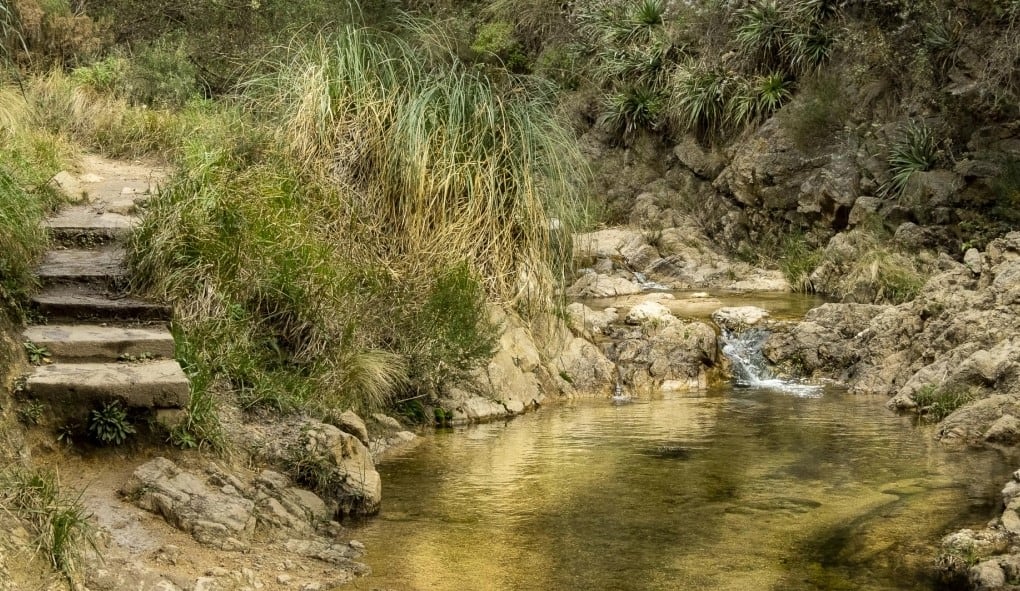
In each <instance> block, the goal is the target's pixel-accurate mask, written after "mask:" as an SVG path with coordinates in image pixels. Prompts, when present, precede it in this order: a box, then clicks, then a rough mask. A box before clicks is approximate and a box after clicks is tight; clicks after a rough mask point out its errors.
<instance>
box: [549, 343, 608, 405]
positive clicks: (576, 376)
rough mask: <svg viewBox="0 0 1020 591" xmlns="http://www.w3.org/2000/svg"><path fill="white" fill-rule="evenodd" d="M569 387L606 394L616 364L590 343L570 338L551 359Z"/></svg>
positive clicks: (580, 391) (591, 393)
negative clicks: (553, 358) (554, 357)
mask: <svg viewBox="0 0 1020 591" xmlns="http://www.w3.org/2000/svg"><path fill="white" fill-rule="evenodd" d="M553 363H554V365H555V366H556V367H557V368H559V371H560V372H561V375H562V376H563V378H564V379H565V380H567V381H568V382H569V383H570V385H571V387H572V388H573V389H574V390H575V391H577V392H579V393H581V394H587V395H608V394H609V392H610V390H611V389H612V385H613V382H614V381H615V380H616V366H615V365H614V364H613V362H612V361H610V360H609V359H607V358H606V356H605V355H604V354H603V353H602V351H601V350H599V348H598V347H596V346H595V345H593V344H592V343H590V342H588V341H586V340H584V339H580V338H573V339H571V340H570V341H569V342H568V343H567V344H566V346H565V347H564V348H563V349H562V350H561V351H560V353H559V355H558V356H557V357H556V359H555V360H554V361H553Z"/></svg>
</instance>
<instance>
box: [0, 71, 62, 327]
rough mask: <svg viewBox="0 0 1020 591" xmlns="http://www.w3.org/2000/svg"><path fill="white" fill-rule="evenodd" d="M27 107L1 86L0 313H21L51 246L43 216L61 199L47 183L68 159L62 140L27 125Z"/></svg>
mask: <svg viewBox="0 0 1020 591" xmlns="http://www.w3.org/2000/svg"><path fill="white" fill-rule="evenodd" d="M28 112H29V111H28V106H27V104H25V102H24V101H23V100H22V98H21V97H20V96H19V95H18V94H17V92H16V91H14V90H13V89H7V88H3V87H0V314H6V315H10V314H12V313H17V312H18V311H19V310H21V307H22V303H23V301H24V299H25V296H26V295H27V294H28V291H29V290H30V289H31V288H32V286H33V285H34V282H35V279H34V274H33V272H32V267H33V265H34V263H35V262H36V260H37V259H38V257H39V256H40V255H41V254H42V252H43V250H45V248H46V246H47V237H46V232H45V231H44V230H43V229H42V227H41V226H40V223H41V222H42V219H43V217H44V216H45V215H46V213H48V212H49V211H50V209H51V208H52V207H54V206H55V205H56V203H57V202H58V201H59V198H58V195H57V193H56V191H55V190H54V189H53V187H52V186H50V185H49V179H50V176H52V175H53V174H54V173H56V172H57V171H58V170H59V169H60V165H61V161H62V160H63V158H64V157H65V156H66V153H65V148H64V146H63V144H62V143H61V142H60V140H59V139H57V138H55V137H54V136H52V135H50V134H47V133H45V132H43V131H40V130H35V129H32V128H31V127H30V126H29V125H26V123H27V121H26V120H27V114H28Z"/></svg>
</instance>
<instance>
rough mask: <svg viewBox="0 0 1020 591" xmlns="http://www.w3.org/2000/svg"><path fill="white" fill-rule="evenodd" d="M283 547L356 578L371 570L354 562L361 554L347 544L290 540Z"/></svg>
mask: <svg viewBox="0 0 1020 591" xmlns="http://www.w3.org/2000/svg"><path fill="white" fill-rule="evenodd" d="M284 547H285V548H286V549H287V551H288V552H291V553H293V554H297V555H298V556H303V557H305V558H315V559H318V560H321V561H323V562H328V563H329V564H332V565H335V566H339V567H342V568H343V569H345V570H347V571H349V572H351V573H354V574H355V575H358V576H364V575H367V574H369V573H370V572H371V569H369V568H368V567H367V566H366V565H364V564H361V563H360V562H357V561H356V559H357V558H360V557H361V555H362V554H363V553H362V551H361V550H359V549H358V548H355V547H353V546H351V545H349V544H336V543H330V542H328V541H325V540H321V539H320V540H302V539H290V540H287V541H286V542H284Z"/></svg>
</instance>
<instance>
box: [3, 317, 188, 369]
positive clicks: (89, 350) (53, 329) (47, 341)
mask: <svg viewBox="0 0 1020 591" xmlns="http://www.w3.org/2000/svg"><path fill="white" fill-rule="evenodd" d="M22 337H23V338H24V339H25V340H26V341H30V342H32V343H35V344H36V345H39V346H43V347H46V349H47V350H48V351H49V352H50V354H51V356H52V358H53V360H54V361H60V360H65V359H66V360H83V359H110V360H116V359H117V358H119V357H121V356H122V355H132V356H134V357H141V356H143V355H149V356H152V357H165V358H168V359H172V358H173V356H174V338H173V335H171V334H170V331H169V330H167V329H166V328H165V327H138V328H122V327H118V326H91V325H73V326H59V325H57V326H52V325H51V326H30V327H29V328H27V329H26V330H25V332H23V333H22Z"/></svg>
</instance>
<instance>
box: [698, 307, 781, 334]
mask: <svg viewBox="0 0 1020 591" xmlns="http://www.w3.org/2000/svg"><path fill="white" fill-rule="evenodd" d="M768 317H769V313H768V311H767V310H763V309H761V308H758V307H755V306H731V307H727V308H719V309H718V310H716V311H715V312H712V320H713V321H714V322H715V323H716V324H717V325H718V326H719V328H722V329H724V330H726V331H729V332H734V333H736V332H741V331H743V330H746V329H748V328H750V327H752V326H756V325H758V324H760V323H761V322H763V321H764V320H766V319H768Z"/></svg>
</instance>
